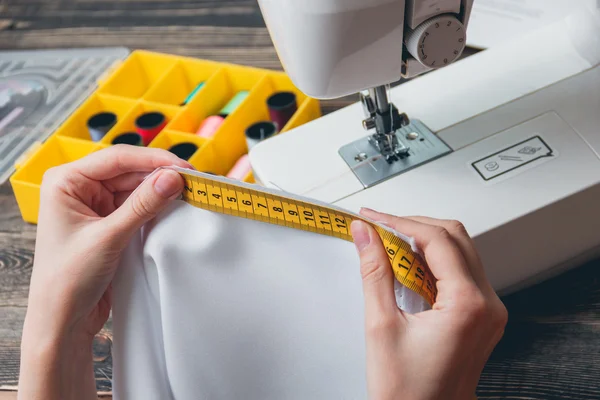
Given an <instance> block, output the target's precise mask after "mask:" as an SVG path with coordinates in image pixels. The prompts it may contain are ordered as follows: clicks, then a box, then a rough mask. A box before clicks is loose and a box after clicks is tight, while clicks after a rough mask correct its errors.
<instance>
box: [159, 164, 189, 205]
mask: <svg viewBox="0 0 600 400" xmlns="http://www.w3.org/2000/svg"><path fill="white" fill-rule="evenodd" d="M182 189H183V181H182V179H181V176H180V175H179V174H178V173H177V172H175V171H173V170H164V171H162V172H161V174H160V175H159V176H158V178H156V180H155V181H154V190H156V193H158V194H159V195H160V196H161V197H163V198H165V199H170V198H171V197H173V196H177V195H179V192H181V190H182Z"/></svg>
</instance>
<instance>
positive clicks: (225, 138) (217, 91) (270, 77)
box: [11, 51, 320, 223]
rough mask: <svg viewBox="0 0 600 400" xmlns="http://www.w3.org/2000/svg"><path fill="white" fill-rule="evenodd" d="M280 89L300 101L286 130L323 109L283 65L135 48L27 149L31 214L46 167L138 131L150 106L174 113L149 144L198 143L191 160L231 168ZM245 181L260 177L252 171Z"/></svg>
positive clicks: (21, 200) (30, 217) (17, 185)
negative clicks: (111, 117)
mask: <svg viewBox="0 0 600 400" xmlns="http://www.w3.org/2000/svg"><path fill="white" fill-rule="evenodd" d="M200 81H204V82H205V84H204V86H203V87H202V89H201V90H199V91H198V92H197V93H196V94H195V95H194V97H193V98H191V100H190V101H189V102H188V103H187V104H186V105H184V106H181V105H180V104H181V102H182V101H183V100H184V99H185V98H186V97H187V96H188V94H189V93H190V92H191V91H192V90H194V88H195V87H196V85H197V84H198V83H199V82H200ZM240 91H247V92H248V95H247V97H246V98H245V99H244V100H243V101H242V102H241V103H240V104H239V105H238V106H237V108H235V110H234V111H233V112H231V113H230V114H229V115H228V116H226V117H225V120H224V122H223V123H222V125H221V126H220V127H219V128H218V129H217V130H216V132H215V134H214V136H212V137H211V138H202V137H199V136H197V135H196V132H197V130H198V127H199V126H200V124H201V123H202V121H203V120H204V119H205V118H206V117H208V116H211V115H218V114H219V112H220V111H221V109H222V108H223V107H224V106H225V105H226V104H227V103H228V102H229V101H230V100H231V99H232V97H234V96H235V94H237V93H238V92H240ZM278 91H293V92H294V93H295V94H296V96H297V106H298V109H297V111H296V113H295V114H294V115H293V117H292V118H291V119H290V120H289V122H288V123H287V124H286V126H285V127H284V128H283V129H282V130H281V132H285V131H287V130H289V129H292V128H294V127H296V126H299V125H301V124H303V123H305V122H308V121H310V120H312V119H315V118H318V117H319V116H320V109H319V103H318V101H317V100H314V99H311V98H308V97H306V96H305V95H304V94H302V93H301V92H300V91H299V90H298V89H296V88H295V86H294V85H293V84H292V82H291V80H290V79H289V78H288V77H287V76H286V75H285V74H284V73H282V72H276V71H269V70H263V69H257V68H250V67H243V66H237V65H233V64H223V63H217V62H212V61H204V60H195V59H190V58H185V57H177V56H171V55H164V54H157V53H150V52H147V51H135V52H133V53H132V54H131V55H130V56H129V57H128V59H127V60H126V61H124V62H123V63H122V64H120V65H119V66H118V67H117V68H116V69H115V70H114V71H113V72H111V73H109V74H108V77H107V78H106V79H105V80H104V81H103V82H101V83H100V85H99V87H98V89H97V90H96V92H95V93H94V94H92V95H91V96H90V98H88V99H87V100H86V101H85V102H84V103H82V105H81V106H80V107H79V108H78V109H77V110H76V111H75V112H74V113H73V114H72V115H71V116H70V117H69V118H67V120H66V121H65V122H64V123H63V124H62V125H61V126H60V127H59V129H58V130H57V131H56V132H55V133H54V134H53V135H52V136H51V137H50V138H49V139H48V140H47V141H46V143H43V144H42V145H41V146H40V148H39V149H37V151H32V154H33V155H31V156H30V157H29V158H28V159H27V157H26V156H25V157H23V161H22V162H20V164H19V166H18V167H17V172H16V173H15V174H14V175H13V176H12V177H11V183H12V186H13V189H14V192H15V196H16V198H17V202H18V204H19V207H20V209H21V213H22V216H23V219H24V220H25V221H27V222H31V223H35V222H37V214H38V207H39V197H40V185H41V182H42V177H43V175H44V172H45V171H46V170H48V169H49V168H51V167H54V166H57V165H61V164H64V163H67V162H70V161H74V160H77V159H79V158H82V157H84V156H86V155H88V154H90V153H92V152H94V151H97V150H99V149H102V148H105V147H110V145H111V142H112V140H113V139H114V138H115V137H117V136H118V135H120V134H123V133H125V132H136V129H135V120H136V119H137V118H138V117H139V116H140V115H141V114H143V113H146V112H152V111H158V112H161V113H163V114H164V115H165V116H166V117H167V125H166V126H165V128H164V129H163V130H162V131H161V132H160V133H159V134H158V135H157V136H156V137H155V138H154V140H153V141H152V142H150V143H149V144H148V147H153V148H163V149H169V148H170V147H171V146H173V145H176V144H179V143H183V142H191V143H194V144H196V145H197V146H198V150H196V152H195V153H194V154H193V155H192V156H191V157H190V158H189V159H188V161H189V162H190V163H191V164H192V165H193V166H194V167H195V168H196V169H197V170H198V171H202V172H209V173H213V174H217V175H227V173H228V172H229V171H230V170H231V168H232V167H233V166H234V165H235V163H236V162H237V160H238V159H239V158H240V157H242V156H243V155H244V154H246V153H247V152H248V149H247V145H246V138H245V135H244V132H245V130H246V128H247V127H249V126H250V125H252V124H253V123H255V122H258V121H264V120H268V119H269V113H268V108H267V105H266V100H267V98H268V97H269V96H270V95H271V94H273V93H275V92H278ZM103 111H109V112H112V113H114V114H116V115H117V122H116V124H115V126H113V127H112V129H111V130H110V131H109V132H108V133H107V134H106V135H105V136H104V137H103V139H102V140H101V141H99V142H93V141H92V140H90V139H91V138H90V135H89V132H88V129H87V120H88V119H89V117H90V116H92V115H94V114H96V113H99V112H103ZM281 132H280V133H281ZM244 181H246V182H253V176H252V172H249V173H248V174H247V176H246V177H245V178H244Z"/></svg>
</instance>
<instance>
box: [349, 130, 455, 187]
mask: <svg viewBox="0 0 600 400" xmlns="http://www.w3.org/2000/svg"><path fill="white" fill-rule="evenodd" d="M396 136H398V140H399V141H400V142H401V143H404V144H405V145H406V146H407V147H410V151H409V153H408V154H409V156H408V157H405V158H403V159H401V160H399V161H395V162H393V163H392V164H388V163H387V162H386V161H385V160H384V159H383V157H382V156H381V155H380V154H379V153H378V152H377V150H376V149H375V148H374V147H373V146H372V145H371V144H370V143H369V141H368V136H366V137H364V138H362V139H359V140H357V141H355V142H352V143H349V144H347V145H344V146H342V147H341V148H340V150H339V154H340V155H341V156H342V158H343V159H344V161H345V162H346V164H348V166H349V167H350V169H351V170H352V172H354V175H356V177H357V178H358V180H359V181H360V182H361V183H362V185H363V186H364V187H365V188H368V187H371V186H374V185H376V184H378V183H380V182H383V181H385V180H386V179H389V178H391V177H393V176H396V175H399V174H401V173H404V172H406V171H409V170H411V169H413V168H415V167H418V166H419V165H422V164H425V163H427V162H429V161H432V160H435V159H436V158H439V157H441V156H443V155H446V154H448V153H451V152H452V149H451V148H450V147H448V145H447V144H446V143H444V142H443V141H442V139H440V138H439V137H438V136H437V135H436V134H434V133H433V132H431V131H430V130H429V129H428V128H427V127H426V126H425V125H424V124H423V123H422V122H421V121H419V120H415V119H413V120H411V122H410V124H408V125H406V126H404V127H402V128H401V129H398V130H397V131H396Z"/></svg>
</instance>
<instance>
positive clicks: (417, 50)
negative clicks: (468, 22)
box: [404, 15, 466, 68]
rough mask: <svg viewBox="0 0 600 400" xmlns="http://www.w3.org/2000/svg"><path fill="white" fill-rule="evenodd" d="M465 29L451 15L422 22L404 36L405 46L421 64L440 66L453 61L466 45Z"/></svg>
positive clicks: (433, 66)
mask: <svg viewBox="0 0 600 400" xmlns="http://www.w3.org/2000/svg"><path fill="white" fill-rule="evenodd" d="M465 42H466V29H465V27H464V25H463V24H462V23H461V22H460V21H459V20H458V19H456V17H454V16H452V15H441V16H439V17H435V18H432V19H430V20H427V21H425V22H423V23H422V24H421V25H419V26H417V27H416V29H414V30H412V31H410V32H408V33H407V34H406V35H405V37H404V43H405V44H406V48H407V49H408V51H409V52H410V54H412V56H413V57H414V58H416V59H417V60H418V61H419V62H420V63H421V64H423V65H425V66H426V67H429V68H441V67H444V66H446V65H448V64H450V63H452V62H453V61H455V60H456V59H457V58H458V57H460V55H461V54H462V52H463V50H464V49H465V45H466V43H465Z"/></svg>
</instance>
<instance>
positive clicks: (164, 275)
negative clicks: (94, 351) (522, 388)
mask: <svg viewBox="0 0 600 400" xmlns="http://www.w3.org/2000/svg"><path fill="white" fill-rule="evenodd" d="M399 287H400V286H399ZM398 295H400V296H403V298H404V299H405V300H408V301H409V303H408V304H409V307H411V308H412V310H411V311H418V310H419V309H420V308H421V307H422V306H421V304H422V301H421V300H420V298H418V296H417V297H414V296H416V295H414V293H413V292H410V291H408V290H407V289H400V290H399V291H397V296H398ZM363 320H364V316H363V298H362V287H361V279H360V273H359V260H358V256H357V254H356V250H355V248H354V245H353V244H352V243H350V242H346V241H343V240H340V239H336V238H331V237H326V236H322V235H317V234H314V233H309V232H304V231H299V230H294V229H288V228H283V227H279V226H274V225H270V224H266V223H260V222H255V221H250V220H246V219H243V218H236V217H231V216H227V215H222V214H218V213H212V212H208V211H204V210H200V209H197V208H194V207H192V206H190V205H188V204H185V203H183V202H179V201H178V202H176V204H174V205H173V206H172V207H170V209H169V210H168V211H167V212H165V213H163V214H162V215H161V216H159V217H158V218H157V219H156V220H155V221H153V222H152V223H150V224H147V225H146V226H145V227H144V228H143V229H142V230H141V232H140V233H139V234H138V235H137V236H136V237H135V238H134V239H133V240H132V242H131V244H130V245H129V247H128V248H127V250H126V252H125V254H124V257H123V260H122V262H121V265H120V267H119V270H118V273H117V276H116V277H115V281H114V307H113V331H114V349H113V365H114V367H113V370H114V373H113V390H114V395H115V399H177V400H184V399H261V400H262V399H363V398H366V379H365V346H364V329H363Z"/></svg>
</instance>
